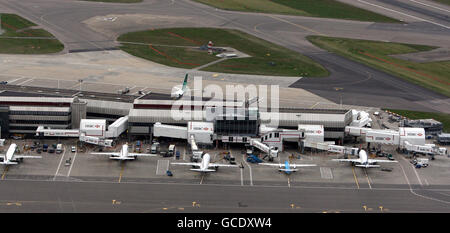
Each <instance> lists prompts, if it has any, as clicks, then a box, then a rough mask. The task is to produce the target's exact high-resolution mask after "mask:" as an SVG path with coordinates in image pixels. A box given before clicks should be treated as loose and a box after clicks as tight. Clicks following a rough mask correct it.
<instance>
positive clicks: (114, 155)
mask: <svg viewBox="0 0 450 233" xmlns="http://www.w3.org/2000/svg"><path fill="white" fill-rule="evenodd" d="M90 154H91V155H110V157H109V159H114V160H120V161H125V160H134V159H136V158H137V157H138V156H143V157H144V156H145V157H150V156H156V155H155V154H141V153H130V152H128V144H123V145H122V149H121V150H120V152H94V153H90Z"/></svg>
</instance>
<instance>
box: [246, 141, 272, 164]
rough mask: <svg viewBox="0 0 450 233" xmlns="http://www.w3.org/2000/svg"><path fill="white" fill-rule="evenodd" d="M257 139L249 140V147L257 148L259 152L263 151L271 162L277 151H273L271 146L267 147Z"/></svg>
mask: <svg viewBox="0 0 450 233" xmlns="http://www.w3.org/2000/svg"><path fill="white" fill-rule="evenodd" d="M260 140H261V139H259V138H251V139H250V145H251V146H254V147H256V148H258V149H259V150H261V151H263V152H264V153H266V154H267V155H269V160H270V161H272V160H273V158H277V157H278V150H275V149H274V148H273V147H272V146H268V145H266V144H264V143H262V142H261V141H260Z"/></svg>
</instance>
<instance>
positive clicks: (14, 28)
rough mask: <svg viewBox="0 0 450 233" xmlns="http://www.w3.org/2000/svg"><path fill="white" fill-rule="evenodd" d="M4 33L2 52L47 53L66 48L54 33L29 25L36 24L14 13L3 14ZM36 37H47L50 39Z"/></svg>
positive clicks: (0, 40) (1, 42) (1, 44)
mask: <svg viewBox="0 0 450 233" xmlns="http://www.w3.org/2000/svg"><path fill="white" fill-rule="evenodd" d="M1 22H2V29H3V30H4V32H3V34H2V35H0V53H8V54H46V53H56V52H59V51H61V50H63V49H64V45H63V44H61V43H60V42H59V41H58V40H57V39H56V38H54V37H53V35H52V34H51V33H49V32H47V31H45V30H43V29H33V28H29V27H33V26H37V25H36V24H34V23H32V22H30V21H28V20H26V19H24V18H22V17H20V16H18V15H14V14H1ZM11 37H20V38H11ZM35 37H47V38H48V39H43V38H36V39H33V38H35Z"/></svg>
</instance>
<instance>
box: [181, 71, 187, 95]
mask: <svg viewBox="0 0 450 233" xmlns="http://www.w3.org/2000/svg"><path fill="white" fill-rule="evenodd" d="M187 80H188V74H186V76H184V81H183V87H182V88H181V90H183V91H184V90H186V86H187Z"/></svg>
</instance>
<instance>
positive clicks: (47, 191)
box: [0, 180, 449, 213]
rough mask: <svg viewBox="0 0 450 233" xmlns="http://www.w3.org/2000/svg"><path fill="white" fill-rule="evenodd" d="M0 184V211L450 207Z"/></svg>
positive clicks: (339, 193) (364, 194) (389, 197)
mask: <svg viewBox="0 0 450 233" xmlns="http://www.w3.org/2000/svg"><path fill="white" fill-rule="evenodd" d="M0 188H1V190H2V192H0V212H181V213H184V212H319V213H321V212H323V211H327V212H341V213H344V212H365V211H367V212H372V213H380V212H448V211H449V205H448V204H446V203H441V202H436V201H433V200H429V199H425V198H422V197H421V196H420V195H428V196H433V195H434V196H436V195H439V194H438V193H436V192H433V191H427V190H415V191H414V192H411V191H410V190H409V189H407V188H392V189H370V190H369V189H359V190H356V189H353V188H346V187H341V188H334V187H331V188H329V187H318V188H309V187H291V188H287V187H269V186H268V187H248V186H247V187H240V186H224V185H221V186H215V185H182V184H145V183H120V184H117V183H107V182H63V181H56V182H49V181H12V180H5V181H1V182H0ZM136 190H139V192H136ZM180 190H182V192H180ZM274 193H276V195H274ZM441 196H443V195H442V194H441ZM447 199H448V197H447ZM193 202H195V204H193ZM292 204H293V205H294V207H292ZM364 206H365V207H364Z"/></svg>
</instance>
